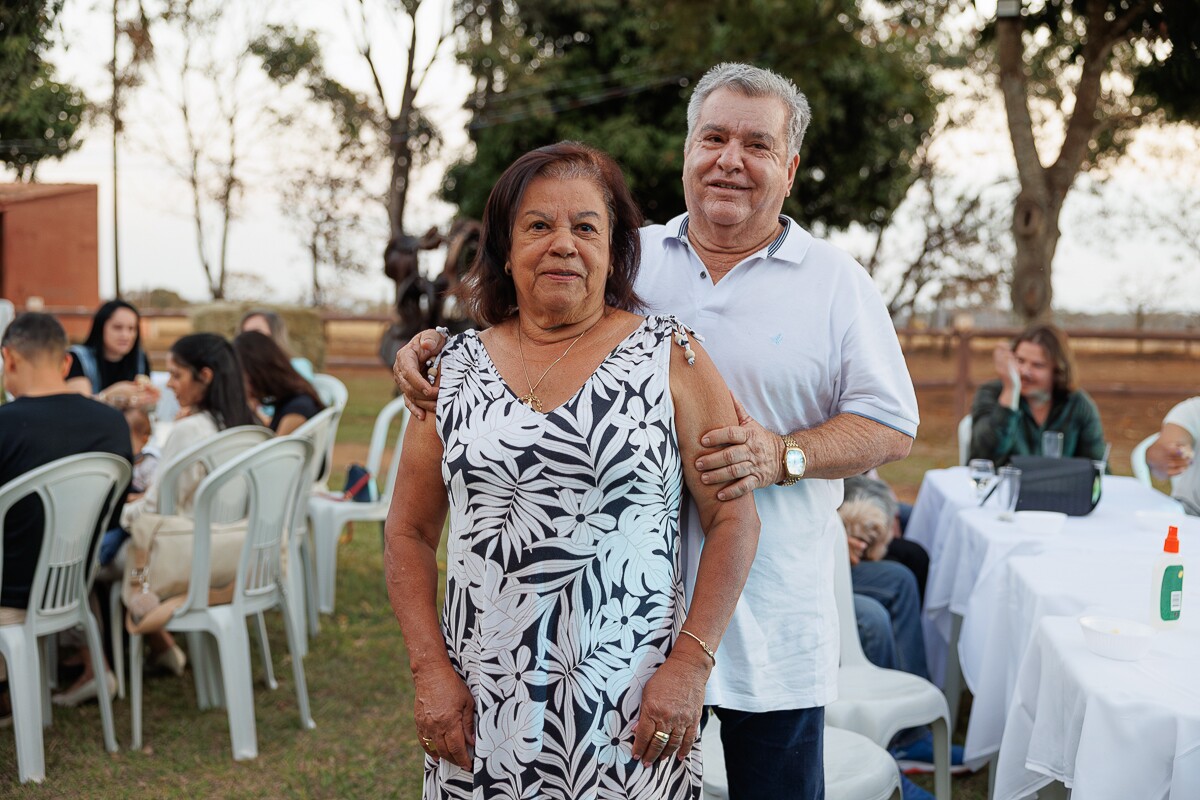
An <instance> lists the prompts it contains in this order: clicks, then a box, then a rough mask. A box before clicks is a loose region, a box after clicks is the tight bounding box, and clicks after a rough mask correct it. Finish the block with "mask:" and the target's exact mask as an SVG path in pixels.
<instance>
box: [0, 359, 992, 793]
mask: <svg viewBox="0 0 1200 800" xmlns="http://www.w3.org/2000/svg"><path fill="white" fill-rule="evenodd" d="M345 380H346V383H347V385H348V387H349V389H350V405H349V406H348V408H347V411H346V414H345V416H344V418H343V422H342V427H341V431H340V433H339V437H338V438H339V446H338V451H337V454H336V456H335V459H334V460H335V465H336V466H335V473H336V474H335V476H334V478H333V480H332V481H331V486H341V483H342V477H341V476H342V475H343V474H344V470H345V465H346V464H347V463H348V462H349V461H352V460H353V461H363V460H365V458H366V445H367V441H368V439H369V438H370V431H371V424H372V422H373V420H374V415H375V412H376V411H377V410H378V409H379V408H380V407H381V406H382V405H383V404H384V403H385V402H387V400H388V399H390V397H391V394H390V390H391V383H390V381H389V380H388V379H387V376H386V374H385V373H382V372H379V373H358V374H351V375H347V376H345ZM922 456H923V457H922ZM922 456H919V457H918V459H914V460H918V461H922V462H925V463H926V464H929V465H932V463H931V462H933V461H934V460H935V458H934V454H932V453H925V454H922ZM922 466H924V465H922ZM903 472H908V470H907V469H905V470H903ZM920 472H923V469H919V470H918V471H916V472H913V473H912V474H911V475H907V476H906V477H907V478H908V480H909V481H914V482H915V483H919V473H920ZM267 625H268V629H269V632H270V636H271V649H272V655H273V658H274V666H275V676H276V679H277V680H278V681H279V688H278V689H277V690H275V691H269V690H267V689H266V688H265V686H263V684H262V680H261V676H262V670H261V667H260V666H259V664H260V663H261V662H260V659H259V655H258V651H257V646H256V645H255V644H253V639H252V645H251V649H252V652H253V656H254V659H255V676H256V685H255V712H256V719H257V723H258V746H259V756H258V758H257V759H255V760H254V761H248V762H240V763H239V762H234V761H233V759H232V756H231V754H230V749H229V727H228V720H227V717H226V714H225V712H224V710H210V711H204V712H201V711H198V710H197V709H196V702H195V694H194V691H193V688H192V680H191V672H190V670H189V671H188V673H187V674H186V675H185V676H184V677H183V678H175V677H166V676H158V677H148V679H147V681H146V683H145V697H144V707H145V718H144V726H143V731H144V740H145V744H146V747H145V748H144V749H143V750H142V751H140V752H134V751H131V750H129V749H128V746H129V741H130V710H129V703H128V701H116V702H114V704H113V710H114V715H115V717H116V725H117V739H118V742H119V744H120V745H121V748H122V749H121V750H120V751H119V752H117V753H115V754H109V753H107V752H105V750H104V744H103V738H102V736H101V733H100V715H99V710H98V708H97V706H95V705H94V704H93V705H87V706H84V707H82V708H79V709H58V708H56V709H55V710H54V725H53V727H51V728H50V729H49V730H47V731H46V732H45V749H46V775H47V778H46V781H45V783H43V784H41V785H28V786H20V785H18V784H17V783H16V751H15V746H14V740H13V736H12V733H11V732H9V731H0V797H21V798H24V797H30V798H89V800H90V798H110V797H111V798H128V797H153V798H189V799H190V798H195V797H220V798H376V797H390V798H418V797H420V793H421V763H422V758H421V751H420V748H419V747H418V745H417V739H416V732H415V729H414V726H413V722H412V701H413V697H412V680H411V678H410V676H409V673H408V660H407V656H406V654H405V651H404V644H403V641H402V640H401V637H400V630H399V627H398V626H397V625H396V622H395V619H394V618H393V616H392V612H391V608H390V606H389V604H388V599H387V593H386V591H385V589H384V584H383V573H382V548H381V544H380V530H379V526H378V525H372V524H359V525H356V526H355V528H354V536H353V540H352V541H350V542H349V543H346V544H343V545H342V546H341V547H340V549H339V556H338V583H337V614H336V615H335V616H333V617H322V619H321V632H320V634H319V635H318V636H317V637H316V638H315V639H313V640H311V642H310V651H309V654H308V656H307V657H306V658H305V661H304V666H305V670H306V673H307V678H308V690H309V695H310V699H311V702H312V711H313V717H314V719H315V720H316V723H317V727H316V729H315V730H312V731H304V730H302V729H301V728H300V726H299V716H298V712H297V708H296V696H295V691H294V685H293V682H292V671H291V664H290V662H289V660H288V657H287V655H286V647H285V643H284V636H283V626H282V620H281V618H280V616H279V615H278V614H273V615H270V616H268V619H267ZM959 740H960V741H961V731H960V738H959ZM916 780H917V782H918V783H920V784H921V785H922V786H925V787H926V788H927V789H929V790H931V791H932V789H933V779H932V776H919V777H918V778H916ZM954 796H955V797H956V798H961V799H962V800H983V798H985V797H986V796H987V776H986V773H985V772H980V773H978V774H976V775H974V776H969V777H964V778H956V779H955V781H954Z"/></svg>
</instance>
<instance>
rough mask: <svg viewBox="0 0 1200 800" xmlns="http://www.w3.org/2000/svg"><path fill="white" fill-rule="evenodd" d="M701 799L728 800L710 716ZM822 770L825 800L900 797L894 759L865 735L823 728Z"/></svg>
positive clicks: (716, 727)
mask: <svg viewBox="0 0 1200 800" xmlns="http://www.w3.org/2000/svg"><path fill="white" fill-rule="evenodd" d="M701 749H702V750H703V752H704V800H728V798H729V782H728V780H727V777H726V773H725V751H724V750H723V749H722V747H721V721H720V720H719V719H717V715H716V714H713V715H712V716H711V717H709V718H708V724H707V725H705V726H704V739H703V744H702V748H701ZM823 752H824V756H825V759H824V765H823V766H824V771H825V798H826V800H889V798H893V797H894V798H896V799H897V800H899V798H900V767H899V766H897V765H896V761H895V759H893V758H892V757H891V755H889V754H888V751H887V750H884V749H883V748H882V747H880V746H879V745H877V744H875V743H874V742H872V741H871V740H870V739H868V738H867V737H865V736H862V735H860V734H857V733H854V732H853V731H844V730H841V729H839V728H831V727H829V726H826V727H825V742H824V745H823Z"/></svg>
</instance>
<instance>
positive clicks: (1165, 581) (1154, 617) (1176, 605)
mask: <svg viewBox="0 0 1200 800" xmlns="http://www.w3.org/2000/svg"><path fill="white" fill-rule="evenodd" d="M1152 603H1153V612H1152V613H1151V615H1150V616H1151V622H1152V623H1153V625H1154V627H1156V628H1174V627H1176V626H1177V625H1178V624H1179V615H1180V612H1181V611H1182V610H1183V559H1182V558H1180V557H1179V528H1177V527H1176V526H1174V525H1172V526H1170V527H1169V528H1167V540H1166V541H1165V542H1163V553H1162V555H1161V556H1159V558H1158V561H1157V562H1156V563H1155V565H1154V597H1153V598H1152Z"/></svg>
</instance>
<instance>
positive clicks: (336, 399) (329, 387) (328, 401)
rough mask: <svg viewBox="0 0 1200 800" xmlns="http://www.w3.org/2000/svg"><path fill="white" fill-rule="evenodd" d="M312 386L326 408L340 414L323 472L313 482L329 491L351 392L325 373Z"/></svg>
mask: <svg viewBox="0 0 1200 800" xmlns="http://www.w3.org/2000/svg"><path fill="white" fill-rule="evenodd" d="M312 386H313V388H314V389H316V390H317V395H318V396H320V398H321V402H322V403H324V404H325V407H326V408H336V409H338V412H339V413H338V415H337V420H336V421H335V422H334V423H333V431H332V432H331V433H330V435H329V445H328V450H327V451H326V453H325V460H324V461H323V462H322V467H321V470H320V472H318V473H317V477H316V479H315V480H314V481H313V483H314V485H315V488H316V489H318V490H320V491H328V490H329V473H330V472H331V471H332V470H333V445H334V443H335V442H336V441H337V432H338V425H340V424H341V422H342V414H343V413H345V411H346V403H348V402H350V391H349V390H348V389H347V388H346V384H344V383H342V382H341V381H340V380H338V379H337V378H335V377H333V376H332V375H328V374H326V373H324V372H318V373H317V374H316V375H314V376H313V379H312Z"/></svg>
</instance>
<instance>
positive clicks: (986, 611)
mask: <svg viewBox="0 0 1200 800" xmlns="http://www.w3.org/2000/svg"><path fill="white" fill-rule="evenodd" d="M1179 521H1180V523H1181V528H1180V532H1179V536H1180V550H1181V551H1182V553H1183V554H1184V555H1185V557H1186V554H1187V553H1189V552H1191V553H1197V554H1200V518H1196V517H1182V516H1181V517H1180V520H1179ZM1069 527H1070V521H1068V523H1067V528H1069ZM1162 540H1163V535H1162V534H1160V533H1159V532H1157V531H1147V530H1139V529H1137V528H1136V527H1135V526H1134V525H1132V524H1130V525H1129V527H1128V528H1124V529H1121V528H1118V527H1115V526H1112V527H1110V528H1109V529H1105V530H1090V531H1087V533H1086V535H1084V536H1083V537H1071V536H1068V535H1067V531H1066V530H1064V531H1063V533H1062V534H1060V536H1059V537H1056V539H1054V540H1051V541H1050V542H1048V543H1047V544H1046V546H1045V547H1044V548H1043V549H1041V550H1040V551H1039V552H1037V553H1036V554H1026V555H1017V556H1014V557H1013V558H1012V559H1010V560H1008V561H1007V562H1006V563H1004V564H1003V565H998V566H997V568H995V569H993V570H991V571H990V572H989V573H988V574H986V575H982V576H981V578H980V580H979V582H978V583H977V584H976V586H975V589H974V591H973V592H972V594H971V597H970V600H969V602H968V604H967V606H966V609H965V613H964V614H963V624H962V631H961V633H960V636H959V640H958V655H959V661H960V663H961V665H962V672H963V678H964V680H965V681H966V684H967V686H968V687H969V688H970V690H971V693H972V694H973V695H974V699H973V701H972V703H971V719H970V723H969V725H968V727H967V741H966V744H965V745H964V748H963V750H964V758H966V759H969V760H978V759H981V758H984V757H987V756H991V755H992V754H994V753H996V751H997V750H999V749H1000V742H1001V739H1002V737H1003V735H1004V729H1005V725H1006V724H1007V715H1008V710H1009V703H1010V701H1011V700H1012V697H1013V692H1014V689H1015V687H1016V683H1017V672H1018V670H1019V668H1020V665H1021V659H1022V658H1023V656H1024V655H1025V652H1026V650H1027V649H1028V648H1029V646H1030V643H1031V641H1032V639H1033V636H1034V633H1035V632H1036V631H1037V627H1038V623H1039V622H1040V621H1041V620H1042V619H1043V618H1045V617H1048V616H1072V617H1078V616H1079V615H1080V614H1083V613H1084V612H1088V613H1095V614H1103V615H1107V616H1115V617H1125V618H1127V619H1133V620H1138V621H1142V622H1147V621H1149V616H1150V609H1151V598H1152V589H1151V587H1152V585H1153V579H1152V574H1151V573H1152V572H1153V567H1154V563H1155V561H1156V560H1157V559H1158V556H1159V554H1160V553H1161V552H1162ZM1183 588H1184V599H1183V607H1184V608H1185V609H1187V610H1188V611H1190V612H1191V613H1190V614H1188V613H1186V612H1185V614H1184V615H1183V616H1182V617H1181V619H1180V623H1179V625H1180V626H1182V628H1183V629H1184V630H1197V631H1200V584H1198V583H1197V582H1196V581H1191V582H1187V581H1185V582H1184V587H1183ZM1191 669H1192V671H1193V673H1194V674H1195V675H1197V676H1200V660H1198V661H1196V662H1195V663H1193V664H1192V665H1191ZM1197 797H1200V794H1197Z"/></svg>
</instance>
